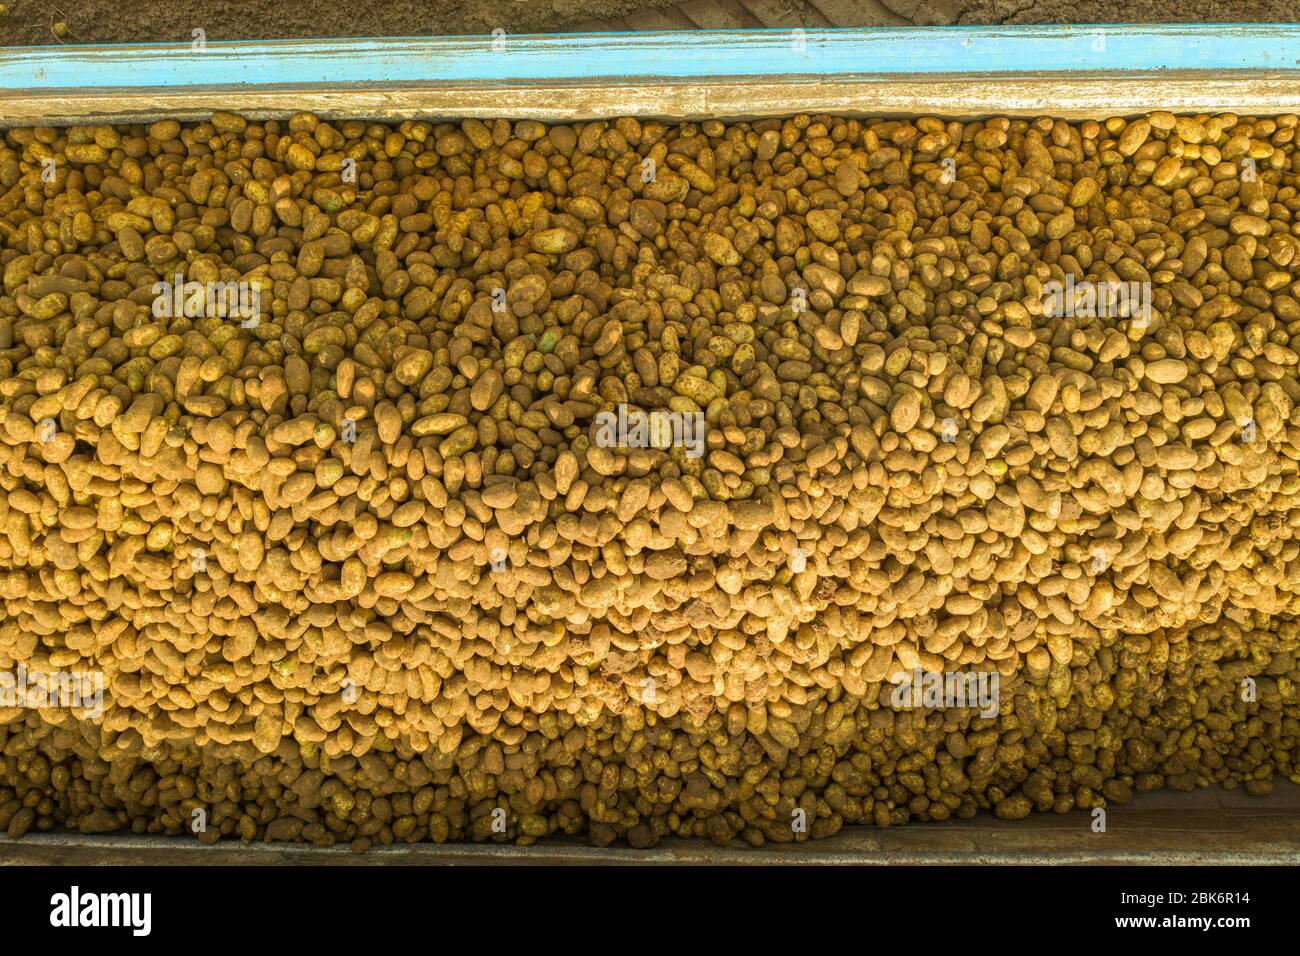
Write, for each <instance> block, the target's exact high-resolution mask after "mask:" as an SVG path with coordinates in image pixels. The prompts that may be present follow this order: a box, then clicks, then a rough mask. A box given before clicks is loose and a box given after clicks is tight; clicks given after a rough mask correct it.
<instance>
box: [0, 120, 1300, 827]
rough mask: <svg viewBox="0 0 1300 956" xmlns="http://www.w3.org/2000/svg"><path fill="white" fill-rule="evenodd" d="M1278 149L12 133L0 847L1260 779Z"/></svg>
mask: <svg viewBox="0 0 1300 956" xmlns="http://www.w3.org/2000/svg"><path fill="white" fill-rule="evenodd" d="M1296 127H1297V118H1296V117H1295V116H1283V117H1278V118H1275V119H1257V118H1252V117H1236V116H1216V117H1197V118H1186V117H1180V118H1175V117H1174V116H1172V115H1170V114H1167V113H1155V114H1152V115H1151V116H1149V117H1147V118H1144V119H1137V120H1133V121H1131V122H1124V121H1120V120H1111V121H1108V122H1106V123H1104V124H1098V123H1095V122H1085V123H1081V124H1069V123H1065V122H1062V121H1059V120H1056V121H1054V120H1049V119H1042V120H1037V121H1034V122H1033V123H1027V122H1024V121H1019V120H1017V121H1010V120H1006V119H992V120H988V121H986V122H976V123H966V124H962V123H944V122H941V121H939V120H935V119H917V120H914V121H897V120H890V121H858V120H848V119H832V118H825V117H807V116H800V117H795V118H793V119H790V120H786V121H784V122H782V121H769V122H758V123H752V124H747V123H740V124H734V125H727V124H724V123H722V122H716V121H713V122H707V123H704V124H698V125H697V124H684V125H679V126H670V125H663V124H659V123H648V122H647V123H642V122H638V121H636V120H631V119H621V120H618V121H616V122H612V123H588V124H582V125H577V126H573V127H569V126H555V127H550V128H547V127H544V126H542V125H541V124H539V123H536V122H528V121H525V122H517V123H513V124H511V123H509V122H505V121H496V122H489V123H481V122H477V121H473V120H469V121H466V122H464V123H462V124H459V125H452V124H444V125H430V124H428V123H418V122H408V123H403V124H401V125H400V126H398V127H395V128H394V127H388V126H382V125H375V124H366V123H363V122H334V123H326V122H323V121H321V120H318V119H317V118H316V117H314V116H311V115H297V116H295V117H293V118H292V119H291V120H289V121H288V122H284V123H277V122H269V123H261V124H257V123H248V122H245V120H244V119H242V118H240V117H238V116H234V115H230V114H218V115H216V116H214V117H212V119H211V121H210V122H205V123H199V124H197V125H190V126H182V125H181V124H179V123H176V122H159V123H155V124H153V125H152V126H148V127H144V126H133V127H116V128H114V127H107V126H100V127H95V128H84V127H81V128H71V129H59V130H55V129H15V130H9V131H8V132H7V133H5V134H4V140H3V146H2V147H0V186H3V195H2V196H0V239H2V240H3V250H2V251H0V265H2V266H3V279H4V289H3V298H0V373H2V374H0V398H2V400H3V427H2V428H0V487H2V488H3V490H4V493H3V495H0V530H2V533H0V596H2V597H3V602H4V615H3V618H0V621H2V623H0V670H3V672H4V677H3V679H2V680H3V683H0V745H2V753H3V763H2V764H0V827H6V828H7V829H8V833H9V834H10V835H11V836H19V835H21V834H23V833H24V832H26V831H28V830H30V829H33V828H35V829H37V830H50V829H53V828H58V827H66V828H71V829H73V830H80V831H82V832H102V831H109V830H114V829H128V830H133V831H135V832H137V833H144V832H149V833H172V834H180V833H189V832H194V833H197V836H198V838H199V839H200V840H201V841H204V842H211V841H215V840H217V839H219V838H221V837H240V838H243V839H245V840H252V839H259V838H268V839H291V840H298V839H301V840H307V841H311V842H313V843H316V844H322V845H328V844H333V843H335V842H338V841H353V842H354V845H356V846H358V847H361V848H364V847H365V846H368V845H370V844H371V843H373V842H380V843H390V842H394V841H417V840H434V841H444V840H458V839H474V840H486V839H493V840H500V841H506V840H510V841H518V842H520V843H529V842H533V841H535V840H537V839H538V838H541V837H545V836H546V835H547V834H550V833H554V832H557V831H562V832H564V833H570V834H578V833H586V834H588V835H589V837H590V839H591V840H593V841H594V842H596V843H599V844H605V843H609V842H611V841H613V840H616V839H618V838H620V837H621V838H625V839H626V840H628V841H629V842H630V843H631V844H632V845H633V846H638V847H641V846H647V845H650V844H653V843H654V842H655V841H656V840H657V839H659V838H660V837H662V836H664V835H666V834H669V833H675V834H681V835H685V836H694V837H706V838H709V839H713V840H716V841H726V840H730V839H733V838H740V839H743V840H744V841H747V842H749V843H752V844H759V843H762V842H764V841H769V840H770V841H777V842H783V841H791V840H802V839H806V838H808V837H810V836H811V837H817V836H824V835H827V834H830V833H833V832H835V831H836V830H838V829H839V828H840V827H842V826H844V825H846V824H859V823H867V824H875V825H877V826H890V825H895V824H900V823H903V822H906V821H909V820H944V819H946V818H949V817H953V816H955V817H970V816H972V815H974V814H975V813H977V812H978V811H980V810H985V809H987V810H992V811H994V812H995V813H997V814H998V815H999V816H1001V817H1004V818H1013V819H1014V818H1020V817H1024V816H1025V815H1027V814H1029V813H1031V812H1033V811H1035V810H1037V811H1049V810H1054V811H1057V812H1063V811H1066V810H1069V809H1073V808H1089V807H1099V806H1104V805H1106V804H1108V803H1113V802H1114V803H1122V802H1124V801H1126V800H1128V799H1129V798H1130V796H1131V794H1132V793H1133V791H1134V790H1148V789H1154V788H1160V787H1172V788H1176V789H1191V788H1194V787H1198V786H1207V785H1210V784H1214V783H1222V784H1225V785H1228V786H1238V785H1244V786H1245V788H1246V789H1247V790H1249V791H1250V792H1252V793H1266V792H1268V791H1269V790H1270V789H1271V787H1272V780H1273V778H1274V777H1275V776H1278V775H1280V776H1283V777H1290V778H1291V779H1293V780H1297V779H1300V777H1298V776H1297V775H1298V774H1300V769H1298V768H1297V767H1296V765H1295V752H1296V747H1297V744H1298V742H1300V725H1298V724H1297V717H1298V716H1300V703H1298V701H1297V691H1296V682H1297V679H1298V678H1300V674H1298V673H1297V670H1298V666H1297V661H1296V653H1297V647H1298V646H1300V634H1298V632H1297V625H1296V624H1295V622H1294V618H1295V614H1296V610H1297V607H1298V606H1300V598H1298V597H1297V591H1298V590H1300V567H1298V566H1297V555H1298V553H1300V544H1298V543H1297V527H1298V526H1300V510H1297V501H1298V500H1300V472H1298V468H1297V458H1298V457H1300V452H1298V451H1297V446H1298V445H1300V416H1298V415H1297V411H1296V401H1297V398H1298V397H1300V382H1298V381H1297V376H1296V365H1297V341H1296V340H1297V336H1300V303H1298V302H1297V297H1298V296H1297V293H1298V291H1300V287H1298V286H1297V278H1298V276H1297V272H1300V254H1297V253H1298V251H1300V240H1297V238H1296V235H1295V233H1296V231H1297V219H1296V211H1297V209H1300V195H1298V194H1297V190H1296V184H1297V172H1298V171H1300V153H1297V151H1296V149H1295V143H1294V136H1295V132H1296ZM647 413H653V414H648V415H647ZM78 690H80V692H81V697H80V698H79V699H74V698H75V697H76V693H75V692H77V691H78ZM96 691H99V696H96V693H95V692H96ZM42 695H44V696H42ZM101 710H102V714H99V711H101ZM96 714H98V716H96Z"/></svg>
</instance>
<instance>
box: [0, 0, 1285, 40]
mask: <svg viewBox="0 0 1300 956" xmlns="http://www.w3.org/2000/svg"><path fill="white" fill-rule="evenodd" d="M0 7H3V8H4V12H3V13H0V45H2V46H17V45H31V44H45V43H122V42H143V41H149V40H154V41H160V40H189V39H190V38H191V31H192V30H194V29H195V28H202V29H203V30H205V31H206V34H207V38H208V39H209V40H233V39H267V38H273V37H310V36H416V35H429V34H472V33H490V32H491V31H492V30H493V29H495V28H497V27H500V28H502V29H504V30H506V31H507V32H509V33H536V32H555V31H565V30H654V29H719V28H747V27H748V28H756V27H797V26H804V27H818V26H837V27H849V26H882V25H896V26H906V25H928V24H952V23H959V24H998V23H1157V22H1179V21H1181V22H1193V23H1195V22H1221V23H1223V22H1268V21H1274V22H1290V21H1293V20H1296V19H1300V6H1298V5H1297V4H1296V2H1295V0H684V2H675V0H457V2H446V0H442V2H437V0H435V2H434V3H430V2H429V0H386V2H382V3H378V2H377V3H374V4H373V5H370V6H368V7H364V6H363V5H362V4H359V3H330V2H315V3H312V2H303V0H292V2H286V0H225V2H223V0H189V2H187V3H177V2H175V0H75V2H74V0H5V2H4V3H0Z"/></svg>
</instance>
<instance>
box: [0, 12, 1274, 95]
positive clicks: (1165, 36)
mask: <svg viewBox="0 0 1300 956" xmlns="http://www.w3.org/2000/svg"><path fill="white" fill-rule="evenodd" d="M1182 70H1206V71H1241V70H1252V71H1300V25H1289V24H1280V25H1267V24H1265V25H1255V24H1242V25H1223V24H1208V25H1207V24H1200V25H1173V26H1125V25H1111V26H1073V25H1048V26H1028V27H1016V28H1008V27H939V28H925V27H920V28H870V29H843V30H835V29H831V30H811V29H810V30H803V31H797V30H796V31H791V30H746V31H698V32H697V31H690V32H682V33H662V32H655V33H609V34H571V35H549V36H527V35H519V36H508V35H500V36H473V37H402V38H356V39H337V40H328V39H327V40H318V39H305V40H274V41H235V42H209V43H206V45H205V46H204V48H203V49H201V50H198V49H195V48H194V46H193V45H192V44H190V43H145V44H125V45H117V46H47V47H25V48H14V49H7V50H0V91H4V90H55V89H84V90H92V89H121V88H126V87H132V88H150V87H152V88H161V89H175V88H183V87H198V86H204V87H207V86H246V85H253V84H255V85H286V84H289V85H295V86H301V85H313V84H314V85H324V86H338V87H346V86H349V85H353V84H373V83H395V84H408V83H447V82H458V83H464V82H498V81H517V80H553V81H561V80H592V79H610V78H625V79H631V78H637V79H654V78H658V79H690V78H696V77H701V78H702V77H715V78H716V77H732V78H737V77H776V76H790V75H796V76H819V77H834V76H843V75H854V74H874V75H890V76H917V75H926V76H941V75H961V74H981V73H1016V74H1031V73H1039V74H1042V73H1047V74H1051V73H1067V72H1102V73H1111V74H1119V73H1133V72H1153V71H1154V72H1160V71H1182Z"/></svg>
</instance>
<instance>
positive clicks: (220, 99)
mask: <svg viewBox="0 0 1300 956" xmlns="http://www.w3.org/2000/svg"><path fill="white" fill-rule="evenodd" d="M1152 109H1165V110H1170V111H1172V112H1175V113H1219V112H1225V111H1232V112H1236V113H1240V114H1243V115H1250V114H1253V115H1274V114H1282V113H1298V112H1300V81H1297V79H1296V78H1294V77H1290V76H1287V75H1265V76H1260V75H1258V74H1248V75H1244V76H1231V75H1225V74H1188V75H1178V76H1175V75H1172V74H1164V75H1149V76H1140V77H1126V78H1123V79H1115V78H1109V79H1102V78H1098V77H1097V76H1096V75H1090V74H1081V75H1074V76H1066V77H1062V76H1060V75H1041V76H1036V77H1034V76H1020V77H1015V78H1006V77H990V76H987V75H979V76H969V77H948V78H944V79H932V80H907V81H902V80H899V79H897V78H894V77H880V76H852V77H845V78H842V79H837V80H804V79H795V78H792V79H790V80H786V81H775V82H774V81H749V82H735V81H732V82H727V81H705V80H697V81H693V82H689V83H652V82H641V83H636V84H632V83H587V84H568V85H564V86H554V85H547V84H545V83H533V84H528V85H523V84H510V85H489V84H478V85H474V86H469V85H465V86H426V87H411V86H400V87H388V88H382V89H353V90H339V89H337V88H324V89H322V88H320V87H278V88H274V89H267V88H261V87H245V88H206V89H204V88H198V89H185V90H171V91H156V90H154V91H96V90H87V91H80V92H76V93H69V92H66V91H60V92H49V93H46V92H41V91H20V92H14V93H12V94H11V95H8V96H7V97H3V98H0V126H24V125H34V124H48V125H66V124H73V123H91V122H95V123H110V122H121V123H140V122H146V121H151V120H153V119H157V118H160V117H168V118H174V119H179V120H186V121H194V120H201V119H206V118H207V117H209V116H211V114H212V113H213V112H215V111H217V110H233V111H235V112H239V113H242V114H244V115H246V116H248V117H249V118H252V119H267V118H277V117H284V116H287V115H289V114H290V113H293V112H296V111H298V110H309V111H312V112H315V113H318V114H320V115H322V116H326V117H334V118H344V117H353V118H361V119H374V120H401V119H413V118H423V119H462V118H464V117H467V116H471V117H506V118H532V119H538V120H542V121H546V122H569V121H574V120H585V119H594V118H603V117H613V116H641V117H657V118H662V119H684V120H703V119H711V118H716V117H728V118H732V119H753V118H758V117H768V116H788V115H790V114H792V113H800V112H804V113H830V114H836V115H849V116H917V115H927V116H940V117H953V118H960V119H970V118H976V117H985V116H995V115H1002V116H1005V115H1010V116H1030V117H1033V116H1042V115H1048V114H1050V115H1052V116H1057V117H1062V118H1065V119H1104V118H1107V117H1111V116H1131V115H1135V114H1139V113H1144V112H1148V111H1150V110H1152Z"/></svg>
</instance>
